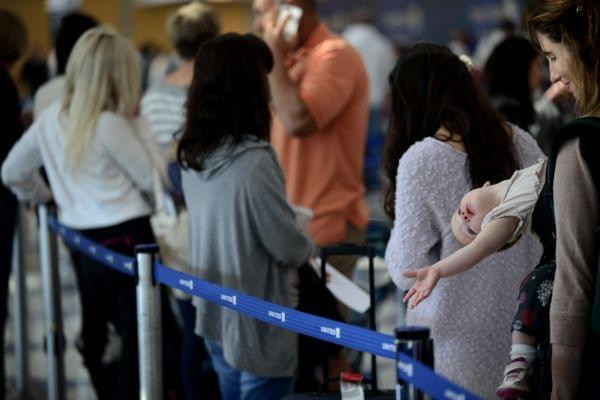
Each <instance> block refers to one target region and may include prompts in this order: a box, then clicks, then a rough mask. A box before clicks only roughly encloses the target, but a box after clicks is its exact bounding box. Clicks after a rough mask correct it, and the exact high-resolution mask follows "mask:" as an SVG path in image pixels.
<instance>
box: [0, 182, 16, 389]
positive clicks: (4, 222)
mask: <svg viewBox="0 0 600 400" xmlns="http://www.w3.org/2000/svg"><path fill="white" fill-rule="evenodd" d="M17 213H18V203H17V200H16V198H15V197H14V196H13V195H12V194H10V193H7V192H6V191H5V189H4V188H3V187H2V186H1V184H0V395H2V396H0V397H3V394H4V392H5V386H6V376H5V371H4V334H5V330H6V317H7V314H8V280H9V278H10V271H11V268H12V250H13V239H14V235H15V226H16V223H17Z"/></svg>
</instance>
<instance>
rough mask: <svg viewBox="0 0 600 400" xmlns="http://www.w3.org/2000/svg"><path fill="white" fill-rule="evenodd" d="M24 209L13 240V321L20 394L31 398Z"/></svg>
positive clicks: (21, 396) (20, 210) (20, 396)
mask: <svg viewBox="0 0 600 400" xmlns="http://www.w3.org/2000/svg"><path fill="white" fill-rule="evenodd" d="M23 221H24V218H23V209H22V208H21V207H19V210H18V212H17V229H16V232H15V239H14V242H13V265H12V275H13V282H14V301H13V321H14V328H15V363H16V371H15V374H16V383H17V390H18V396H19V398H21V399H27V398H29V393H28V391H29V352H28V349H29V333H28V330H27V317H28V310H27V300H26V299H27V298H26V296H25V294H26V293H27V288H26V285H25V257H24V256H23V255H24V251H25V249H24V247H23V246H24V243H25V232H24V225H23Z"/></svg>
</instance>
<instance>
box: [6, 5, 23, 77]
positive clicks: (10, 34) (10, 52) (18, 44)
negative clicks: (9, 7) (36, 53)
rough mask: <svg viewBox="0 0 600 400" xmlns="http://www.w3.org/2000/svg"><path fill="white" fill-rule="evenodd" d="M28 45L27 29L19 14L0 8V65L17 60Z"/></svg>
mask: <svg viewBox="0 0 600 400" xmlns="http://www.w3.org/2000/svg"><path fill="white" fill-rule="evenodd" d="M26 47H27V30H26V28H25V24H24V23H23V21H22V20H21V18H19V17H18V16H17V15H15V14H13V13H12V12H10V11H5V10H0V67H4V66H7V65H9V64H11V63H13V62H15V61H17V60H18V59H19V58H20V57H21V56H22V55H23V53H24V52H25V50H26Z"/></svg>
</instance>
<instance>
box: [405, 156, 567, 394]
mask: <svg viewBox="0 0 600 400" xmlns="http://www.w3.org/2000/svg"><path fill="white" fill-rule="evenodd" d="M545 171H546V159H545V158H541V159H540V160H539V161H538V163H537V164H534V165H532V166H530V167H528V168H525V169H522V170H519V171H516V172H515V173H514V174H513V176H512V177H511V178H510V179H507V180H504V181H502V182H499V183H497V184H494V185H491V184H490V183H489V182H486V183H485V184H484V185H483V186H482V187H480V188H477V189H474V190H472V191H470V192H468V193H467V194H466V195H465V196H464V197H463V198H462V200H461V201H460V205H459V208H458V210H457V211H456V212H455V213H454V214H453V215H452V233H453V234H454V237H455V238H456V240H457V241H458V242H460V243H461V244H462V245H463V246H464V247H462V248H461V249H459V250H457V251H456V252H455V253H453V254H452V255H450V256H448V257H446V258H445V259H443V260H440V261H438V262H437V263H435V264H434V265H431V266H428V267H425V268H421V269H418V270H413V271H407V272H405V273H404V274H403V275H404V276H405V277H408V278H416V281H415V283H414V284H413V285H412V286H411V288H410V289H409V290H408V292H407V293H406V295H405V296H404V299H403V301H404V302H408V301H411V303H410V307H411V308H414V307H415V306H416V305H417V304H419V303H420V302H421V301H422V300H424V299H425V298H427V297H428V296H429V295H430V294H431V291H432V290H433V289H434V288H435V286H436V285H437V283H438V281H439V280H440V279H441V278H446V277H449V276H452V275H455V274H458V273H461V272H463V271H466V270H468V269H470V268H472V267H474V266H475V265H477V264H478V263H479V262H480V261H481V260H483V259H484V258H486V257H487V256H489V255H491V254H493V253H495V252H497V251H499V250H503V249H506V248H508V247H510V246H511V245H513V244H514V243H515V242H516V241H518V240H519V238H520V237H521V236H522V235H523V233H526V232H529V231H530V230H531V216H532V214H533V209H534V207H535V204H536V202H537V199H538V197H539V194H540V191H541V190H542V186H543V184H544V177H545ZM554 268H555V264H554V263H551V264H543V265H540V266H538V267H536V269H535V270H534V271H533V272H532V273H531V274H529V275H528V276H527V277H526V278H525V279H524V280H523V283H522V284H521V291H520V295H519V302H518V303H519V304H518V307H517V313H516V315H515V318H514V320H513V325H512V330H513V334H512V342H513V345H512V348H511V359H512V361H511V362H510V363H509V364H508V365H507V366H506V369H505V371H504V380H503V382H502V384H501V385H500V387H499V388H498V390H497V392H496V394H497V395H498V396H499V397H501V398H506V399H509V398H519V397H522V396H525V395H527V394H529V393H530V392H531V383H530V380H531V375H532V364H533V362H534V361H535V354H536V344H537V339H538V338H539V336H540V334H541V333H542V331H543V328H544V326H545V323H546V321H547V314H548V308H549V306H550V300H549V297H550V295H551V290H552V283H553V278H554ZM524 316H526V318H525V317H524Z"/></svg>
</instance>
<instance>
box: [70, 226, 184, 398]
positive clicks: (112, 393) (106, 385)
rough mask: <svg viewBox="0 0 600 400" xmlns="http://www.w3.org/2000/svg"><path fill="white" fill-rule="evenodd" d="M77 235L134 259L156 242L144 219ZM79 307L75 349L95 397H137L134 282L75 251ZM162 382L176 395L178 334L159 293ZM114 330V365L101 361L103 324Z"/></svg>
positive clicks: (89, 230) (164, 299)
mask: <svg viewBox="0 0 600 400" xmlns="http://www.w3.org/2000/svg"><path fill="white" fill-rule="evenodd" d="M80 233H81V234H83V235H84V236H86V237H87V238H89V239H90V240H93V241H95V242H98V243H99V244H101V245H103V246H105V247H107V248H109V249H111V250H113V251H115V252H118V253H121V254H124V255H127V256H134V253H135V250H134V248H135V246H136V245H138V244H147V243H155V239H154V235H153V233H152V228H151V226H150V221H149V219H148V217H141V218H136V219H132V220H129V221H126V222H123V223H121V224H118V225H114V226H111V227H106V228H99V229H88V230H81V231H80ZM72 255H73V261H74V265H75V271H76V276H77V279H78V285H79V290H80V296H81V305H82V332H81V344H80V346H79V349H80V351H81V354H82V356H83V359H84V363H85V365H86V368H87V369H88V371H89V374H90V379H91V380H92V384H93V385H94V388H95V390H96V393H97V395H98V398H99V399H100V400H104V399H133V398H137V397H138V396H139V373H138V371H139V368H138V340H137V315H136V298H135V280H134V278H133V277H131V276H128V275H125V274H122V273H120V272H117V271H115V270H113V269H111V268H108V267H106V266H104V265H102V264H100V263H98V262H96V261H94V260H92V259H91V258H89V257H87V256H85V255H83V254H81V253H77V252H73V253H72ZM161 308H162V328H163V335H162V337H163V366H162V370H163V382H164V389H165V396H164V397H165V398H166V397H167V394H166V393H167V392H169V393H173V394H175V393H177V392H179V387H180V385H179V378H178V368H177V367H178V357H177V350H176V349H177V348H178V347H179V345H178V341H179V330H178V327H177V323H176V321H175V319H174V316H173V314H172V312H171V309H170V307H169V304H168V297H167V295H166V291H165V290H164V289H163V290H162V305H161ZM108 322H110V323H112V324H113V325H114V327H115V328H116V330H117V333H118V334H119V336H120V338H121V341H122V348H121V356H120V359H119V360H118V362H117V363H116V365H105V364H104V363H103V361H102V356H103V354H104V349H105V346H106V343H107V331H108V326H107V323H108Z"/></svg>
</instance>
